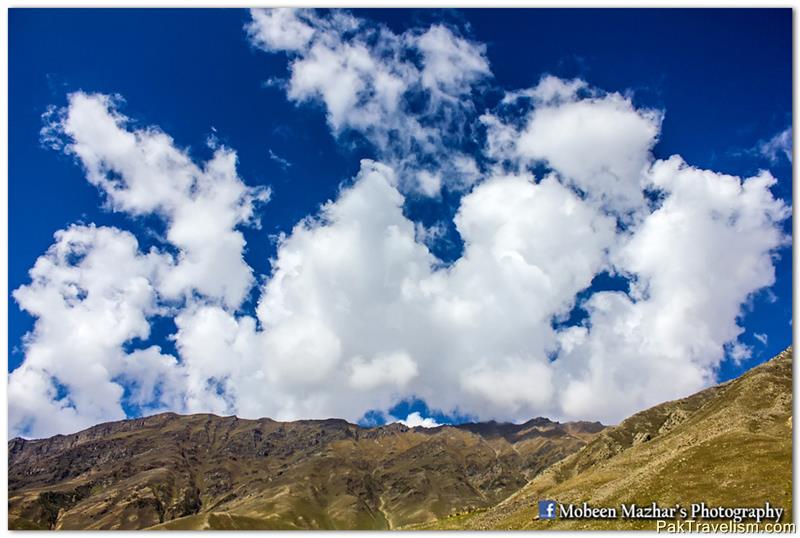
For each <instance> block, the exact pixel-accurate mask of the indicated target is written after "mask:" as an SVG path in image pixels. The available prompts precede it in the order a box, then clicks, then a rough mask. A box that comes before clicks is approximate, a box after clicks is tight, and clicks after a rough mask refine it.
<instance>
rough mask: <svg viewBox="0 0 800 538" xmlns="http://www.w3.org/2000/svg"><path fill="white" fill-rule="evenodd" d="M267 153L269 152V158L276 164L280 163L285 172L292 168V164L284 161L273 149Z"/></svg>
mask: <svg viewBox="0 0 800 538" xmlns="http://www.w3.org/2000/svg"><path fill="white" fill-rule="evenodd" d="M267 151H268V152H269V158H270V159H272V160H273V161H274V162H276V163H278V166H280V167H281V168H283V170H284V171H286V170H288V169H289V168H291V166H292V163H291V162H289V161H288V160H286V159H284V158H283V157H281V156H280V155H278V154H276V153H275V152H274V151H272V149H268V150H267Z"/></svg>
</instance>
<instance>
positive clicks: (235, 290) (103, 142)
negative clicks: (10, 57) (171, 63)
mask: <svg viewBox="0 0 800 538" xmlns="http://www.w3.org/2000/svg"><path fill="white" fill-rule="evenodd" d="M115 101H118V99H114V98H112V97H109V96H106V95H99V94H86V93H82V92H77V93H73V94H71V95H70V96H69V105H68V106H67V107H66V108H65V109H62V110H60V111H56V112H53V113H51V115H50V117H49V121H48V123H47V125H46V127H45V135H46V136H48V137H49V139H50V140H54V139H55V140H58V139H59V138H54V137H61V138H60V139H61V140H63V141H64V144H65V145H64V150H65V151H66V152H68V153H70V154H73V155H75V156H76V157H77V158H78V160H79V161H80V163H81V164H82V165H83V167H84V169H85V170H86V178H87V179H88V180H89V182H90V183H92V184H93V185H95V186H96V187H98V188H99V189H100V190H101V192H102V193H103V194H104V195H105V196H106V200H107V203H108V205H109V207H110V208H111V209H112V210H114V211H120V212H125V213H129V214H131V215H147V214H157V215H160V216H161V217H162V218H163V219H164V220H165V222H166V224H167V233H166V240H167V241H168V242H169V243H171V244H172V245H174V246H175V247H176V248H178V249H180V255H179V256H178V257H177V259H176V260H174V267H172V268H171V270H170V271H168V272H166V273H165V274H164V278H163V279H162V280H161V281H160V282H159V284H160V289H159V291H160V292H161V293H162V294H164V295H165V296H166V297H169V298H175V299H179V298H183V297H187V296H190V295H191V294H192V293H194V292H198V293H201V294H203V295H205V296H207V297H210V298H214V299H217V300H219V301H221V302H222V303H223V304H224V305H225V306H226V307H228V308H234V309H235V308H237V307H238V306H239V305H240V304H241V302H242V300H243V299H244V297H245V295H246V293H247V292H248V290H249V289H250V287H251V286H252V284H253V276H252V270H251V269H250V267H249V266H248V265H247V264H246V263H245V261H244V259H243V257H242V253H243V250H244V248H245V241H244V237H243V236H242V234H241V232H239V231H238V230H236V227H237V226H238V225H241V224H249V223H252V222H254V221H255V214H254V208H255V206H256V205H257V203H258V202H264V201H266V200H268V199H269V194H270V193H269V190H267V189H257V188H249V187H247V186H245V184H244V183H243V182H242V181H241V180H240V179H239V177H238V175H237V173H236V153H235V152H233V151H232V150H230V149H227V148H224V147H219V148H217V149H216V150H215V152H214V156H213V158H212V159H211V160H210V161H208V162H206V163H205V164H204V165H202V166H198V165H197V164H195V163H194V162H192V160H191V159H190V158H189V156H188V155H187V153H186V152H185V151H183V150H181V149H179V148H177V147H175V144H174V142H173V140H172V139H171V138H170V137H169V136H168V135H167V134H165V133H163V132H161V131H160V130H159V129H157V128H153V127H150V128H144V129H130V128H128V124H129V120H128V118H126V117H125V116H123V115H122V114H121V113H120V112H119V111H118V109H117V107H116V102H115Z"/></svg>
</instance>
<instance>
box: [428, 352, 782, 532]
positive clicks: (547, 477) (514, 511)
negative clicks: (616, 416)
mask: <svg viewBox="0 0 800 538" xmlns="http://www.w3.org/2000/svg"><path fill="white" fill-rule="evenodd" d="M539 499H554V500H557V501H558V502H561V503H574V504H580V503H582V502H584V501H586V502H588V503H589V504H590V505H594V506H619V505H620V504H621V503H639V504H642V505H647V504H650V503H652V502H653V501H655V502H657V503H658V504H659V505H664V506H670V505H674V504H676V503H681V504H682V505H684V506H686V505H688V504H689V503H692V502H701V501H705V502H706V503H708V504H710V505H717V506H720V505H721V506H758V505H763V503H764V502H765V501H769V502H770V503H771V504H772V505H775V506H779V507H782V508H785V510H786V512H785V513H786V514H788V516H784V518H785V520H786V518H788V520H790V519H791V513H792V350H791V348H790V349H788V350H787V351H785V352H783V353H781V354H780V355H778V356H777V357H775V358H774V359H772V360H771V361H769V362H767V363H765V364H763V365H760V366H758V367H756V368H754V369H753V370H751V371H749V372H747V373H746V374H744V375H743V376H741V377H740V378H738V379H735V380H732V381H729V382H727V383H723V384H721V385H717V386H715V387H711V388H709V389H707V390H704V391H702V392H699V393H697V394H695V395H693V396H690V397H688V398H684V399H682V400H677V401H673V402H667V403H664V404H661V405H658V406H656V407H653V408H651V409H648V410H646V411H642V412H640V413H637V414H635V415H633V416H632V417H630V418H628V419H627V420H625V421H624V422H622V423H621V424H619V425H618V426H616V427H612V428H608V429H606V430H605V431H603V432H602V433H601V434H600V435H598V436H597V438H596V439H594V440H593V441H592V442H591V443H589V444H588V445H587V446H586V447H584V448H583V449H582V450H580V451H579V452H576V453H575V454H573V455H571V456H569V457H567V458H565V459H563V460H562V461H560V462H558V463H556V464H555V465H553V466H552V467H550V468H549V469H547V470H545V471H544V472H542V473H541V474H540V475H539V476H537V477H536V478H535V479H534V480H532V481H531V482H530V483H529V484H527V485H526V486H525V487H523V488H522V489H521V490H520V491H519V492H517V493H515V494H513V495H512V496H510V497H509V498H508V499H506V500H505V501H503V502H501V503H499V504H498V505H497V506H495V507H491V508H489V509H487V510H481V511H475V512H473V513H470V514H467V515H460V516H457V517H451V518H445V519H443V520H441V521H438V522H436V523H433V524H429V525H421V526H418V528H444V529H448V528H449V529H455V528H458V529H604V528H650V529H652V528H654V527H655V522H653V521H649V522H648V521H641V520H640V521H633V520H611V521H603V520H539V519H538V518H537V507H536V503H537V501H538V500H539Z"/></svg>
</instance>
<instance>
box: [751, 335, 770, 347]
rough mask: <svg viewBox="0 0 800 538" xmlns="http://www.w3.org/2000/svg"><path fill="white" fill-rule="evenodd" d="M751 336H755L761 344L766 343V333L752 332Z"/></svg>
mask: <svg viewBox="0 0 800 538" xmlns="http://www.w3.org/2000/svg"><path fill="white" fill-rule="evenodd" d="M753 337H755V339H756V340H758V341H759V342H761V343H762V344H763V345H765V346H766V345H767V335H766V334H764V333H753Z"/></svg>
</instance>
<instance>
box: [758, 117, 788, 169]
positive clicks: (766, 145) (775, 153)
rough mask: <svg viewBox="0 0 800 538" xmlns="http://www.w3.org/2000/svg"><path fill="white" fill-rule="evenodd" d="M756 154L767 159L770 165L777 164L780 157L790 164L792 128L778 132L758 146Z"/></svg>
mask: <svg viewBox="0 0 800 538" xmlns="http://www.w3.org/2000/svg"><path fill="white" fill-rule="evenodd" d="M758 152H759V153H760V154H761V155H762V156H764V157H766V158H767V159H769V161H770V162H772V163H777V162H778V161H779V160H780V158H781V156H783V157H785V158H786V160H787V161H789V162H790V163H791V162H792V127H791V125H790V126H789V127H787V128H786V129H784V130H783V131H781V132H779V133H778V134H776V135H775V136H773V137H772V138H770V139H769V140H767V141H764V142H761V143H760V144H758Z"/></svg>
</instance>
